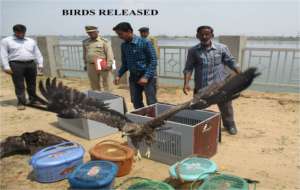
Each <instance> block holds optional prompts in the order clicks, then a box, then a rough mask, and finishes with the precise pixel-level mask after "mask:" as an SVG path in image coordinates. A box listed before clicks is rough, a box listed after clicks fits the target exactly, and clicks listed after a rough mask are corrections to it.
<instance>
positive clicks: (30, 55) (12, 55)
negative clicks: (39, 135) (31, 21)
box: [0, 24, 43, 110]
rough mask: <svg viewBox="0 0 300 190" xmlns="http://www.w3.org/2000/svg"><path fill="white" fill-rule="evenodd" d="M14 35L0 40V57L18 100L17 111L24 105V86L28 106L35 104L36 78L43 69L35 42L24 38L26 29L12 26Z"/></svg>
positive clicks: (18, 25) (20, 25) (21, 26)
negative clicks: (27, 97) (28, 102)
mask: <svg viewBox="0 0 300 190" xmlns="http://www.w3.org/2000/svg"><path fill="white" fill-rule="evenodd" d="M13 31H14V35H13V36H9V37H6V38H4V39H2V40H1V44H0V57H1V62H2V67H3V71H4V72H5V73H7V74H9V75H11V76H12V80H13V83H14V86H15V93H16V96H17V99H18V105H17V108H18V110H24V109H25V105H26V95H25V85H24V80H25V82H26V90H27V93H28V96H29V100H30V104H34V103H37V98H36V97H37V96H36V76H37V65H38V69H39V70H41V69H42V68H43V57H42V54H41V52H40V50H39V48H38V46H37V44H36V42H35V41H34V40H33V39H31V38H27V37H25V33H26V27H25V26H24V25H22V24H17V25H15V26H13Z"/></svg>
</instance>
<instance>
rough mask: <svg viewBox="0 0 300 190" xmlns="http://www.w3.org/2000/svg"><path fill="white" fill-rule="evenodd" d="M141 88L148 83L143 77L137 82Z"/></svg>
mask: <svg viewBox="0 0 300 190" xmlns="http://www.w3.org/2000/svg"><path fill="white" fill-rule="evenodd" d="M137 83H138V84H139V85H141V86H145V85H146V84H147V83H148V79H147V78H145V77H142V78H140V80H139V81H138V82H137Z"/></svg>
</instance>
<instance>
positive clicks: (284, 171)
mask: <svg viewBox="0 0 300 190" xmlns="http://www.w3.org/2000/svg"><path fill="white" fill-rule="evenodd" d="M62 80H63V81H64V82H65V84H67V85H69V86H72V87H76V88H78V89H80V90H87V89H88V88H89V85H88V82H87V81H86V80H80V79H70V78H69V79H62ZM114 93H117V94H120V95H122V96H124V97H125V98H126V100H127V103H128V107H129V110H132V106H131V103H130V100H129V99H130V97H129V94H128V90H126V89H115V90H114ZM189 98H190V96H185V95H184V94H183V93H182V92H181V89H176V88H160V89H159V93H158V99H159V101H161V102H168V103H180V102H183V101H184V100H188V99H189ZM0 102H1V106H0V112H1V128H0V129H1V139H4V138H5V137H8V136H10V135H18V134H21V133H23V132H26V131H34V130H37V129H42V130H45V131H48V132H51V133H54V134H57V135H60V136H62V137H64V138H67V139H69V140H72V141H75V142H78V143H80V144H82V145H83V146H84V147H85V149H86V150H89V149H90V148H91V147H92V146H93V145H95V144H96V143H97V142H99V141H101V140H103V139H97V140H92V141H88V140H85V139H82V138H79V137H77V136H74V135H72V134H70V133H67V132H65V131H63V130H61V129H59V128H57V127H56V125H57V119H56V116H55V114H52V113H48V112H42V111H39V110H35V109H31V108H27V109H26V111H17V110H16V107H15V104H16V100H15V96H14V91H13V86H12V82H11V80H10V78H9V77H8V76H7V75H4V74H1V91H0ZM299 103H300V99H299V94H274V93H272V94H270V93H259V92H252V91H251V92H250V91H247V92H245V93H243V96H242V97H241V98H239V99H237V100H235V101H234V109H235V117H236V122H237V126H238V130H239V133H238V135H236V136H230V135H228V134H227V133H226V132H223V139H222V140H223V142H222V143H221V144H219V146H218V153H217V155H215V156H214V157H213V158H212V160H214V161H215V162H216V163H217V164H218V166H219V170H220V171H222V172H227V173H230V174H234V175H238V176H242V177H247V178H251V179H256V180H259V181H260V184H259V185H258V186H257V189H259V190H284V189H286V190H294V189H295V190H296V189H298V190H299V189H300V184H299V182H300V179H299V176H300V161H299V157H300V155H299V153H300V151H299V150H300V149H299V147H300V146H299V145H300V142H299V137H300V134H299V128H300V127H299ZM210 109H214V110H216V108H215V107H212V108H210ZM107 138H110V139H115V140H120V141H122V139H121V138H120V134H114V135H112V136H109V137H106V138H105V139H107ZM29 158H30V157H29V156H24V155H16V156H11V157H8V158H4V159H2V160H1V185H0V189H7V190H8V189H9V190H20V189H22V190H23V189H24V190H25V189H26V190H28V189H59V190H63V189H68V188H69V185H68V182H67V181H66V180H63V181H60V182H57V183H51V184H40V183H37V182H35V181H33V180H32V174H31V167H30V166H29V164H28V160H29ZM85 160H86V161H88V160H89V155H88V153H86V154H85ZM168 167H169V166H168V165H165V164H161V163H158V162H153V161H151V160H147V159H143V160H142V161H139V162H136V163H134V168H133V170H132V172H131V173H130V175H129V176H140V177H146V178H151V179H158V180H165V179H167V178H168V176H169V175H168ZM126 177H128V176H126ZM123 179H124V177H123V178H117V180H116V184H118V183H120V182H121V181H122V180H123ZM184 187H185V186H181V189H184Z"/></svg>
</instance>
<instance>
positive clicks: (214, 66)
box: [183, 42, 237, 90]
mask: <svg viewBox="0 0 300 190" xmlns="http://www.w3.org/2000/svg"><path fill="white" fill-rule="evenodd" d="M225 66H228V67H229V68H231V69H233V68H236V67H237V65H236V63H235V59H234V57H233V56H232V55H231V53H230V51H229V49H228V47H227V46H226V45H224V44H221V43H215V42H212V46H211V47H210V48H208V49H206V48H204V47H202V46H201V44H198V45H196V46H194V47H192V48H190V49H189V51H188V55H187V60H186V64H185V68H184V71H183V72H184V73H185V74H186V73H192V72H193V70H195V73H194V80H195V89H196V90H199V89H201V88H204V87H206V86H208V85H210V84H212V83H213V82H217V81H222V80H224V79H225V78H226V77H227V76H228V74H229V73H228V70H227V69H226V67H225Z"/></svg>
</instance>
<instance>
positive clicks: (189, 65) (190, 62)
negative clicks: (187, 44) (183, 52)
mask: <svg viewBox="0 0 300 190" xmlns="http://www.w3.org/2000/svg"><path fill="white" fill-rule="evenodd" d="M194 61H195V59H194V56H193V53H192V50H191V49H190V50H189V51H188V55H187V58H186V63H185V67H184V70H183V73H184V85H183V92H184V94H188V91H190V90H191V87H190V85H189V82H190V80H191V78H192V74H193V70H194Z"/></svg>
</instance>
